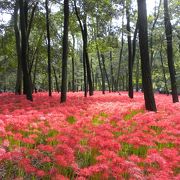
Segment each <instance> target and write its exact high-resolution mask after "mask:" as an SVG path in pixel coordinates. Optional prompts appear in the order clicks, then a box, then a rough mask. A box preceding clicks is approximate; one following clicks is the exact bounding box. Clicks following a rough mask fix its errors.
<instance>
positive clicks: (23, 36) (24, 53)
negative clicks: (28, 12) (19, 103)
mask: <svg viewBox="0 0 180 180" xmlns="http://www.w3.org/2000/svg"><path fill="white" fill-rule="evenodd" d="M24 4H25V3H24V1H23V0H19V7H20V28H21V65H22V71H23V80H24V81H23V82H24V88H25V93H26V97H27V99H28V100H30V101H33V97H32V87H31V85H32V83H31V78H30V76H29V72H28V66H27V42H28V41H27V32H26V21H25V17H26V16H25V14H24V11H25V8H24Z"/></svg>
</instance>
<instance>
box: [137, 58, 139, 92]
mask: <svg viewBox="0 0 180 180" xmlns="http://www.w3.org/2000/svg"><path fill="white" fill-rule="evenodd" d="M138 91H139V58H137V64H136V92H138Z"/></svg>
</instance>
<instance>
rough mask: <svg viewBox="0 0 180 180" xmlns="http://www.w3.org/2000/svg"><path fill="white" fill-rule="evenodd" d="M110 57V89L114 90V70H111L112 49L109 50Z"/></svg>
mask: <svg viewBox="0 0 180 180" xmlns="http://www.w3.org/2000/svg"><path fill="white" fill-rule="evenodd" d="M109 59H110V68H111V90H112V92H113V91H114V86H115V85H114V71H113V63H112V51H110V52H109Z"/></svg>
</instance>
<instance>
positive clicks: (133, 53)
mask: <svg viewBox="0 0 180 180" xmlns="http://www.w3.org/2000/svg"><path fill="white" fill-rule="evenodd" d="M137 32H138V20H137V22H136V28H135V31H134V37H133V52H132V67H133V66H134V61H135V57H136V38H137Z"/></svg>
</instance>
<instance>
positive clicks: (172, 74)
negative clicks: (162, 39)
mask: <svg viewBox="0 0 180 180" xmlns="http://www.w3.org/2000/svg"><path fill="white" fill-rule="evenodd" d="M164 24H165V33H166V41H167V58H168V67H169V73H170V79H171V88H172V99H173V103H176V102H179V99H178V94H177V85H176V78H175V74H176V72H175V67H174V60H173V46H172V25H171V21H170V17H169V11H168V0H164Z"/></svg>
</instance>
